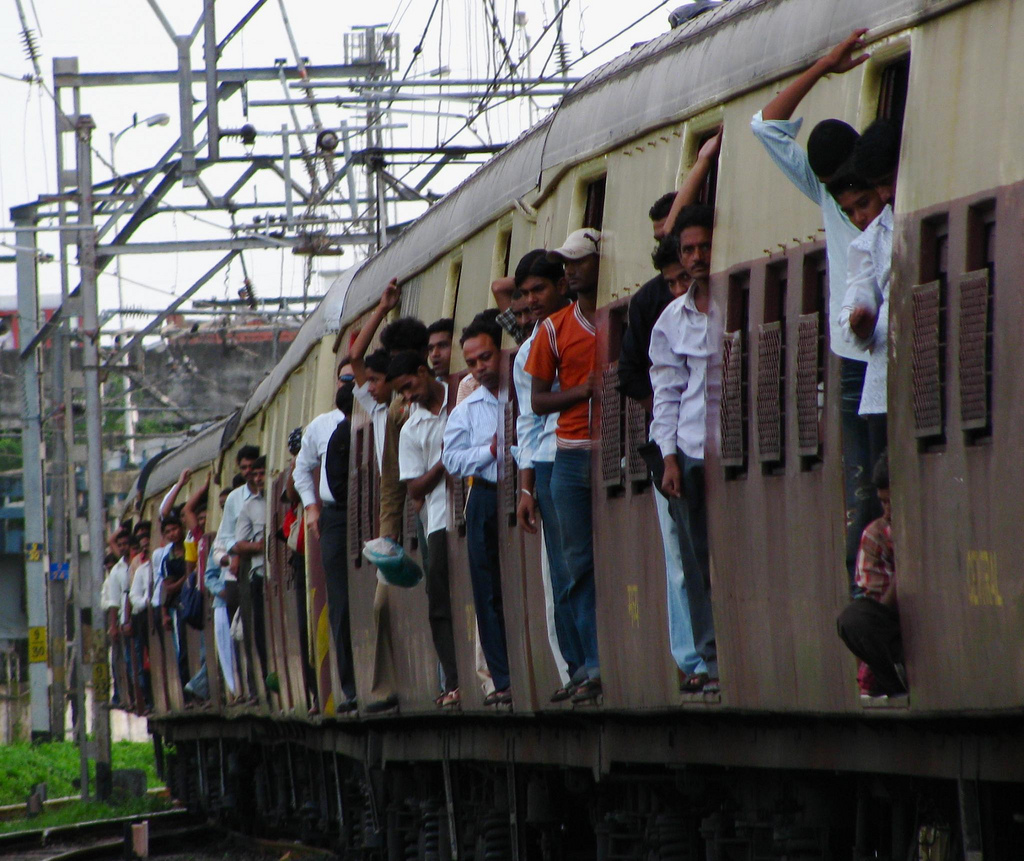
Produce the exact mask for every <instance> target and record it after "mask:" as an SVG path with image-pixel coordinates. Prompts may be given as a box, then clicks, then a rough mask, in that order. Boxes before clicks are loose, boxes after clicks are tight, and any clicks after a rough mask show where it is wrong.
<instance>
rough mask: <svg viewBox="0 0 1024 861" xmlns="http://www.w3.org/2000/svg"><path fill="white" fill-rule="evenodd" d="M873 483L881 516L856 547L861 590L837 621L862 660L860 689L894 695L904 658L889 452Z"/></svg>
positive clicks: (902, 687) (903, 685) (900, 689)
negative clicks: (893, 538)
mask: <svg viewBox="0 0 1024 861" xmlns="http://www.w3.org/2000/svg"><path fill="white" fill-rule="evenodd" d="M872 483H873V484H874V485H875V488H876V492H877V494H878V501H879V503H880V504H881V507H882V516H881V517H879V518H878V519H877V520H873V521H872V522H871V523H869V524H868V526H867V528H866V529H865V530H864V534H863V535H862V536H861V540H860V549H859V550H858V552H857V585H858V586H859V587H860V594H859V595H858V597H856V598H854V599H853V600H852V601H851V602H850V603H849V605H847V607H846V609H845V610H843V612H842V613H840V614H839V618H838V620H837V621H836V627H837V630H838V632H839V636H840V638H841V639H842V641H843V642H844V643H846V646H847V648H849V650H850V651H851V652H853V654H854V655H856V656H857V657H858V658H859V659H860V660H861V661H863V662H864V664H866V665H867V669H868V670H869V672H864V671H863V668H862V670H861V672H859V673H858V675H857V678H858V682H859V683H860V689H861V693H862V694H865V695H867V696H871V697H878V696H898V695H900V694H904V693H906V692H907V690H908V686H907V671H906V667H905V666H904V662H903V637H902V635H901V633H900V614H899V608H898V606H897V601H896V559H895V554H894V553H893V542H892V502H891V501H890V498H889V458H888V456H887V454H885V453H883V454H882V456H881V457H880V458H879V459H878V462H877V463H876V464H875V469H874V472H873V473H872Z"/></svg>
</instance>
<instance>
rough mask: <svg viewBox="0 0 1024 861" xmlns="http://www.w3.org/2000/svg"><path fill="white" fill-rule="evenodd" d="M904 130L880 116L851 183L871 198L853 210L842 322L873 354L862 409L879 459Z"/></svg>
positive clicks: (857, 152) (851, 340) (860, 149)
mask: <svg viewBox="0 0 1024 861" xmlns="http://www.w3.org/2000/svg"><path fill="white" fill-rule="evenodd" d="M898 159H899V133H898V131H897V130H896V129H895V128H894V127H893V126H892V125H891V124H890V123H889V122H888V121H887V120H884V119H883V120H876V121H875V122H874V123H872V124H871V125H870V126H869V127H868V128H867V129H865V130H864V135H863V136H862V137H861V138H860V140H858V141H857V145H856V147H855V148H854V156H853V158H852V159H851V161H850V163H849V165H848V168H847V169H848V170H849V171H850V175H849V177H848V178H846V179H839V180H833V181H832V182H831V183H830V184H829V187H830V188H834V187H837V186H838V184H839V183H845V184H847V185H849V186H853V187H855V188H857V189H858V192H859V197H860V198H861V199H862V200H864V201H865V203H864V205H863V206H861V207H860V208H859V209H858V210H857V211H856V212H852V213H851V218H852V220H853V221H854V223H855V224H856V225H857V226H858V227H859V228H860V229H861V230H862V231H863V232H862V233H861V234H859V235H858V236H857V237H856V238H855V239H854V240H853V241H852V242H851V243H850V247H849V250H848V252H847V262H848V267H849V271H848V273H847V279H846V293H845V295H844V296H843V306H842V310H841V312H840V315H839V324H840V327H841V331H842V336H843V339H844V340H845V341H846V343H847V344H848V345H849V346H851V347H853V348H855V349H858V350H860V351H862V354H863V355H864V356H865V357H866V358H867V370H866V372H865V374H864V387H863V389H862V391H861V398H860V404H859V405H858V412H859V415H860V417H861V418H862V419H863V420H864V421H865V422H866V424H867V428H868V446H869V451H870V455H871V457H872V458H873V459H874V461H875V462H877V461H878V458H879V457H880V456H881V453H882V452H883V451H885V449H886V447H887V421H886V419H887V412H888V408H887V401H888V397H887V391H886V389H887V384H888V382H887V381H888V364H889V286H890V283H891V281H892V242H893V213H892V206H891V205H890V204H888V203H885V202H884V198H883V195H884V196H885V198H889V199H891V197H892V195H893V194H895V187H896V186H895V182H896V180H895V172H896V162H897V160H898Z"/></svg>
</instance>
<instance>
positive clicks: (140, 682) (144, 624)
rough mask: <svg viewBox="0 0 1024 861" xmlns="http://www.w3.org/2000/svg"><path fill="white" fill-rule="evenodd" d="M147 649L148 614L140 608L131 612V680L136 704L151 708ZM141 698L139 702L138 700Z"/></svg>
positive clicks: (151, 694) (151, 696) (151, 695)
mask: <svg viewBox="0 0 1024 861" xmlns="http://www.w3.org/2000/svg"><path fill="white" fill-rule="evenodd" d="M147 649H149V614H148V613H147V612H146V611H145V610H142V611H141V612H139V613H132V674H133V676H134V678H133V679H132V682H133V684H134V686H135V704H136V706H142V705H145V706H146V708H150V709H151V708H153V692H152V690H151V688H150V679H149V670H147V669H146V650H147ZM140 699H141V702H140Z"/></svg>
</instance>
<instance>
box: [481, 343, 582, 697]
mask: <svg viewBox="0 0 1024 861" xmlns="http://www.w3.org/2000/svg"><path fill="white" fill-rule="evenodd" d="M515 356H516V351H515V350H510V351H506V352H505V354H504V356H503V361H502V370H501V391H502V401H503V404H502V406H503V418H504V420H503V421H502V422H500V423H499V425H498V446H499V449H500V451H501V452H502V456H501V458H500V459H499V461H498V524H499V526H498V535H499V544H500V547H501V582H502V597H503V603H504V607H505V630H506V632H507V633H508V659H509V670H510V672H511V675H512V690H513V693H514V696H515V699H514V701H513V706H514V708H515V710H516V711H537V710H539V709H541V708H564V707H566V706H567V704H563V705H551V704H550V703H549V702H548V698H549V696H550V694H551V693H552V692H554V691H555V690H556V689H558V688H559V687H561V686H562V684H563V681H562V679H561V678H560V677H559V670H558V666H557V665H556V663H555V657H554V652H553V649H556V648H557V642H555V641H554V639H553V637H552V636H551V634H550V633H549V630H550V629H549V623H548V610H547V599H546V597H545V591H546V590H545V585H544V574H543V571H542V567H541V555H542V554H543V553H544V552H545V551H544V545H543V538H542V534H541V533H540V532H538V533H537V534H536V535H530V534H529V533H527V532H525V531H524V530H522V529H520V528H519V526H518V524H517V523H516V505H517V503H518V477H517V470H516V463H515V458H514V457H513V456H512V450H511V449H512V445H513V443H514V442H515V439H516V437H515V428H516V418H517V417H518V415H519V405H518V402H517V398H516V391H515V385H514V384H513V382H512V364H513V362H514V360H515ZM542 528H543V527H542ZM549 588H550V587H549ZM549 588H548V591H549Z"/></svg>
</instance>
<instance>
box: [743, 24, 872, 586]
mask: <svg viewBox="0 0 1024 861" xmlns="http://www.w3.org/2000/svg"><path fill="white" fill-rule="evenodd" d="M866 32H867V31H866V30H863V29H861V30H854V31H853V33H851V34H850V35H849V36H848V37H847V38H846V39H844V40H843V41H842V42H841V43H840V44H839V45H837V46H836V47H835V48H834V49H833V50H831V51H830V52H829V53H828V54H826V55H825V56H824V57H822V58H820V59H819V60H818V61H817V62H816V63H814V64H813V65H812V66H811V67H810V68H808V69H807V70H806V71H804V72H803V73H802V74H800V75H798V76H797V78H796V79H795V80H794V81H793V82H792V83H790V84H789V86H787V87H785V88H784V89H783V90H782V91H781V92H780V93H779V94H778V95H777V96H776V97H775V98H774V99H772V100H771V101H770V102H769V103H768V104H767V105H765V107H764V109H763V110H761V111H760V112H758V113H757V114H755V115H754V117H753V119H752V120H751V123H750V126H751V129H752V130H753V132H754V135H755V137H757V138H758V140H760V141H761V143H762V144H763V145H764V147H765V149H766V150H767V151H768V155H769V156H771V158H772V161H774V162H775V164H776V165H777V166H778V167H779V169H780V170H781V171H782V172H783V173H784V174H785V175H786V177H787V178H788V179H789V180H790V182H792V183H793V185H795V186H796V187H797V188H798V189H799V190H800V191H801V192H803V194H804V195H806V196H807V197H808V198H809V199H810V200H811V201H812V202H814V203H816V204H817V205H818V206H819V207H820V208H821V216H822V221H823V224H824V226H825V243H826V253H827V255H828V285H829V298H828V303H829V305H828V321H829V347H830V349H831V350H832V352H833V353H835V354H836V355H838V356H839V357H840V390H841V396H840V405H841V413H842V431H843V433H842V445H843V476H844V490H845V496H846V510H847V517H846V520H847V534H846V570H847V575H848V577H849V582H850V586H851V589H853V588H854V580H855V575H856V562H857V550H858V548H859V546H860V536H861V533H862V532H863V531H864V527H866V526H867V525H868V523H869V522H870V521H871V520H873V519H874V518H875V517H877V514H876V513H875V512H874V511H873V510H872V508H871V505H873V500H874V493H872V492H868V493H866V494H865V493H863V492H861V491H862V489H863V488H864V487H865V481H866V480H867V479H868V478H869V477H870V475H871V470H872V468H873V465H874V460H872V459H871V456H870V447H869V441H868V428H867V426H866V424H865V423H864V421H863V420H861V419H860V418H859V416H858V405H859V404H860V399H861V390H862V389H863V386H864V374H865V370H866V365H865V361H864V360H865V356H864V353H863V352H862V351H861V350H860V349H858V348H857V347H856V346H854V345H852V344H850V343H849V341H848V340H847V339H845V338H844V337H843V333H842V328H841V325H840V321H839V318H840V314H841V312H842V306H843V297H844V295H845V293H846V276H847V271H848V264H847V251H848V249H849V247H850V243H851V242H852V241H853V240H854V239H855V238H856V237H857V235H858V233H859V231H860V230H863V229H864V228H863V226H860V227H858V226H857V225H855V224H854V223H853V221H851V219H850V217H849V216H848V215H847V213H846V212H844V209H843V207H842V206H841V205H840V202H839V201H838V200H837V199H836V196H835V195H833V193H832V190H831V189H830V187H829V183H830V182H831V181H833V180H835V179H836V178H837V176H838V174H840V173H841V172H843V167H844V164H845V163H846V162H847V160H848V159H849V158H850V156H851V155H852V153H853V148H854V145H855V143H856V141H857V137H858V135H857V132H856V131H855V130H854V129H853V128H852V127H851V126H849V125H848V124H846V123H844V122H842V121H840V120H837V119H829V120H823V121H822V122H820V123H818V124H817V125H816V126H815V127H814V129H813V130H812V131H811V134H810V137H809V138H808V140H807V151H806V152H805V151H804V150H803V149H802V148H801V147H800V146H799V145H798V144H797V142H796V136H797V134H798V133H799V132H800V126H801V124H802V122H803V121H802V120H800V119H797V120H791V119H790V117H792V115H793V112H794V111H795V110H796V108H797V106H798V105H799V104H800V102H801V101H802V100H803V98H804V96H806V95H807V94H808V93H809V92H810V91H811V89H812V88H813V87H814V85H815V84H816V83H817V82H818V81H819V80H821V78H823V77H825V76H826V75H829V74H835V73H839V74H841V73H843V72H847V71H849V70H850V69H854V68H856V67H857V66H859V65H860V64H861V63H863V62H864V61H865V60H867V59H868V55H867V54H864V53H862V49H863V48H864V41H863V37H864V34H865V33H866ZM848 202H849V201H848ZM868 220H870V219H868ZM865 500H868V502H869V505H868V506H866V505H865Z"/></svg>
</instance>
